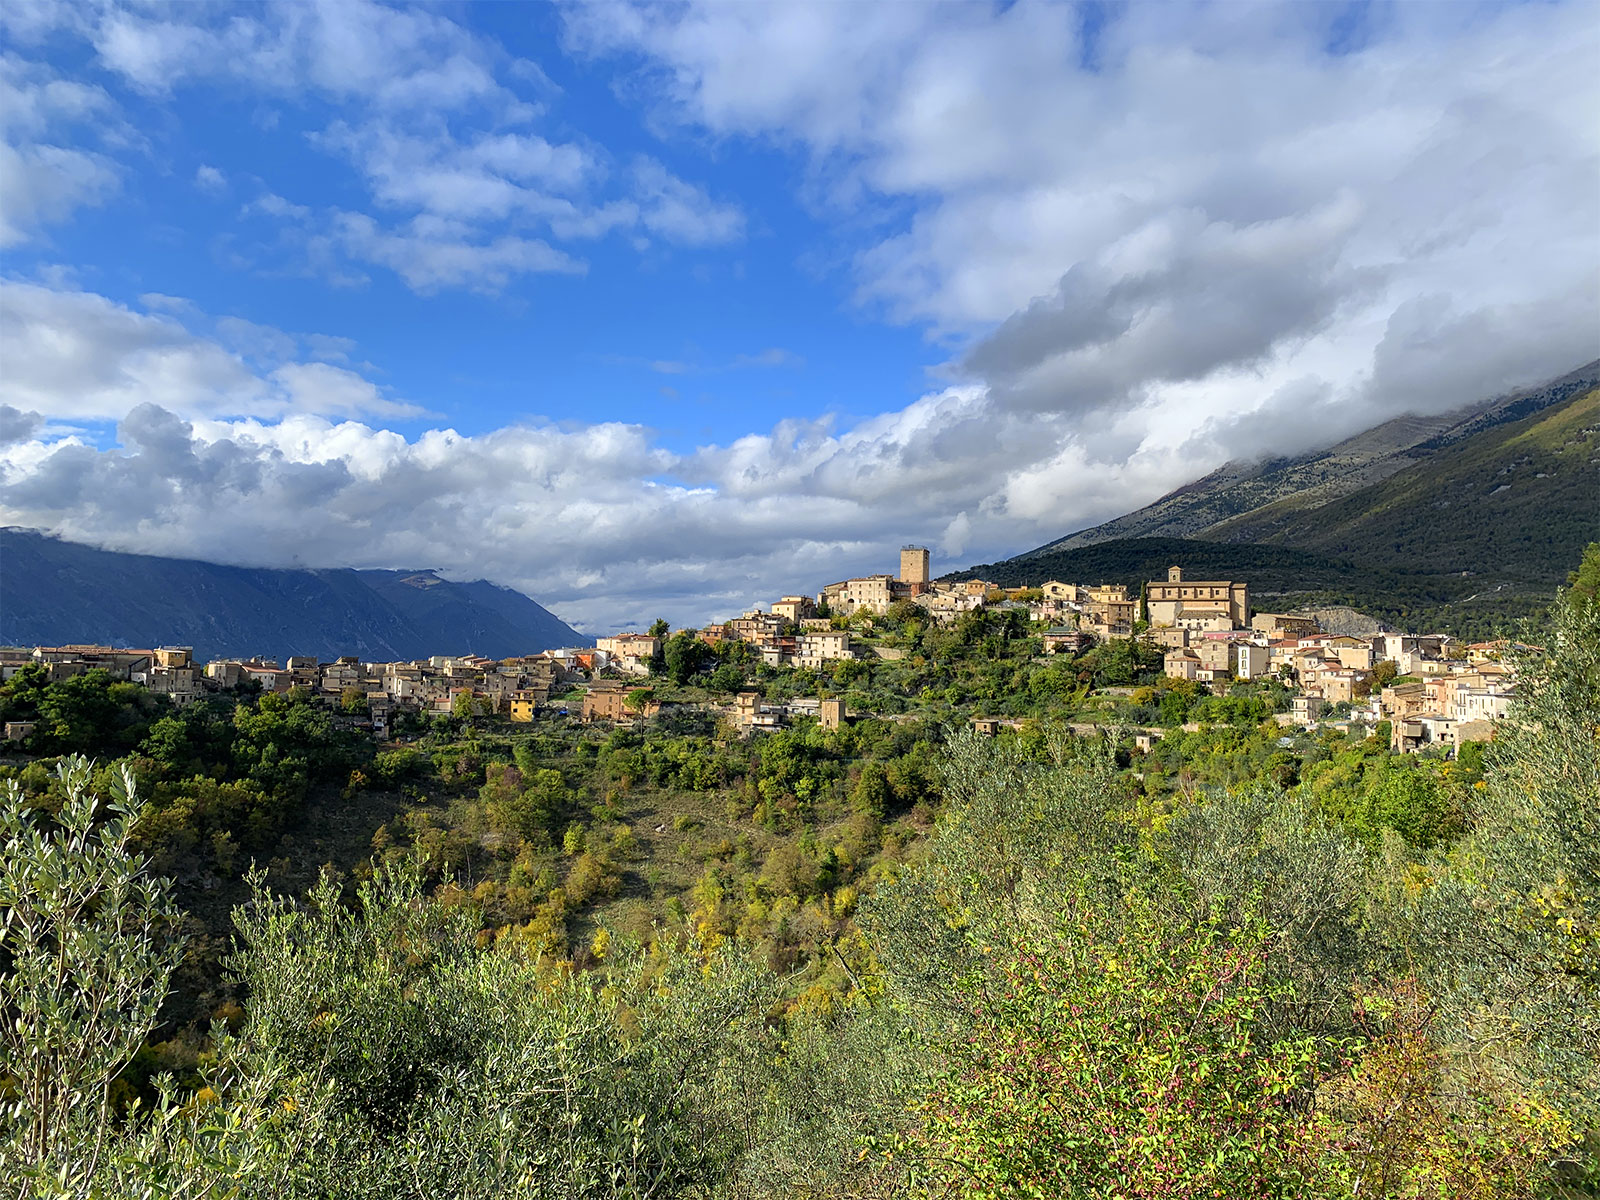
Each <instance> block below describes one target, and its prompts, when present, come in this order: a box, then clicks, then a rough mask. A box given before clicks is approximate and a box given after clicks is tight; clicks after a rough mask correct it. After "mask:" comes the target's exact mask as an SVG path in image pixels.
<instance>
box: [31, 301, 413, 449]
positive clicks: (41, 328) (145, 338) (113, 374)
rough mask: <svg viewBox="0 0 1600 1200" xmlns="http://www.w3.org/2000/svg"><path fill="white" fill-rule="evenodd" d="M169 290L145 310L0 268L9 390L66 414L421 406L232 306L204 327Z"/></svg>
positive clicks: (386, 410) (359, 410)
mask: <svg viewBox="0 0 1600 1200" xmlns="http://www.w3.org/2000/svg"><path fill="white" fill-rule="evenodd" d="M172 299H173V298H172V297H167V296H147V297H146V298H145V300H146V303H147V305H148V306H150V307H152V308H155V309H157V311H154V312H143V313H141V312H136V311H134V310H133V309H131V308H128V307H127V306H126V305H122V304H118V303H116V302H115V301H112V300H109V299H107V298H106V297H104V296H101V295H97V294H96V293H93V292H83V291H67V290H61V289H57V288H52V287H47V286H45V285H43V284H36V283H27V282H22V281H19V280H0V360H3V361H4V362H5V370H4V371H3V372H0V400H3V401H4V402H5V403H7V404H8V405H11V406H13V408H14V409H16V410H21V411H26V412H34V413H42V414H43V415H44V416H45V417H46V418H50V419H57V420H66V421H116V420H120V419H122V418H123V417H124V416H125V415H126V414H127V413H128V412H130V411H131V410H133V409H134V408H137V407H139V406H141V405H150V404H155V405H159V406H161V407H162V408H164V409H166V410H170V411H172V412H175V413H180V414H183V415H186V416H231V415H244V414H249V415H255V416H278V415H283V414H285V413H293V412H304V413H319V414H325V415H340V416H362V415H366V416H376V417H383V418H388V419H406V418H412V417H417V416H421V415H424V410H423V409H422V408H420V407H419V406H417V405H415V404H411V403H409V402H406V401H403V400H397V399H395V398H393V397H390V396H388V395H386V394H384V392H383V391H382V390H381V389H379V388H378V387H377V386H376V385H374V384H373V383H372V382H370V381H369V380H367V379H366V378H365V377H363V376H361V375H359V374H358V373H356V372H355V371H352V370H349V369H347V368H345V367H339V366H334V365H332V364H330V363H327V362H302V361H298V360H297V359H296V356H297V355H298V354H299V353H300V352H301V349H300V348H301V341H302V339H300V338H298V337H296V336H295V335H292V334H288V333H285V332H284V331H282V330H279V329H274V328H272V327H270V326H265V325H259V324H255V323H253V322H250V321H244V320H241V319H238V318H233V317H224V318H221V319H220V320H218V321H216V322H214V323H213V330H212V335H213V336H209V337H208V336H201V335H199V334H196V333H195V332H193V331H192V330H191V328H190V327H189V325H186V324H185V323H184V322H182V321H180V320H178V319H177V316H174V315H172V313H173V312H177V313H179V314H182V315H185V316H187V317H188V319H189V320H191V321H194V322H195V323H197V324H199V323H202V321H203V319H202V318H201V317H200V315H199V314H196V313H194V312H193V310H192V308H191V307H190V306H188V305H187V304H184V303H181V302H180V303H178V304H173V303H171V301H172ZM162 310H165V311H162ZM311 349H312V356H313V357H315V348H314V347H311Z"/></svg>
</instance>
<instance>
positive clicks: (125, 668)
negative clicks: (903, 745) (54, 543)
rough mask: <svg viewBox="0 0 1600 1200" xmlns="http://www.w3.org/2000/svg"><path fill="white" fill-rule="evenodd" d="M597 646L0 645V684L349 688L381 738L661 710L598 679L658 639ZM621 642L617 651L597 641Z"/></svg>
mask: <svg viewBox="0 0 1600 1200" xmlns="http://www.w3.org/2000/svg"><path fill="white" fill-rule="evenodd" d="M642 636H643V635H639V637H634V638H623V639H612V638H601V639H599V640H600V642H601V643H602V644H601V645H598V646H595V647H593V648H589V647H572V648H564V649H557V650H546V651H543V652H541V653H539V654H534V655H528V656H526V657H519V658H507V659H490V658H484V657H482V656H480V655H470V654H469V655H450V656H445V655H439V656H435V657H432V658H429V659H425V660H419V661H415V662H388V663H371V662H362V661H361V660H360V659H358V658H356V657H354V656H346V657H342V658H338V659H335V660H334V661H332V662H321V661H319V660H317V659H315V658H310V657H301V656H292V657H290V658H289V659H288V661H287V663H279V662H278V661H276V660H269V659H262V658H251V659H214V660H212V661H211V662H208V663H206V664H205V665H204V666H201V665H200V664H199V663H196V662H195V661H194V659H193V656H192V653H191V651H190V648H189V647H187V646H167V647H161V648H158V649H155V650H129V649H119V648H115V647H111V646H99V645H68V646H38V647H34V648H33V649H31V650H28V649H22V648H19V647H0V680H5V679H10V678H11V677H12V676H13V675H15V674H16V673H17V672H18V671H20V670H22V669H23V668H24V667H26V666H28V665H29V664H39V665H40V666H42V667H43V668H44V670H45V672H46V677H47V678H48V679H49V680H50V681H51V682H56V681H59V680H63V679H68V678H71V677H72V676H74V675H82V674H84V673H86V672H88V671H92V670H103V671H105V672H107V674H109V675H110V676H111V677H112V678H113V679H117V680H122V681H126V682H130V683H136V684H140V685H142V686H143V687H145V688H147V689H148V690H150V691H152V692H155V693H157V694H159V695H163V696H166V697H167V698H168V699H169V700H171V701H172V702H173V704H175V705H178V706H182V705H185V704H189V703H191V702H193V701H195V700H198V699H200V698H201V697H202V696H204V695H206V694H208V693H211V692H218V691H222V690H224V689H232V688H238V687H240V686H241V685H251V684H253V685H255V686H257V687H259V688H260V689H261V690H262V691H263V692H278V693H285V692H288V691H289V690H290V689H292V688H297V687H299V688H304V689H306V690H308V691H310V692H312V693H314V694H320V695H321V696H323V697H324V698H325V699H327V700H328V701H329V702H335V701H339V700H342V699H343V698H344V697H345V696H346V695H348V694H349V693H350V692H351V691H352V690H353V691H354V692H355V693H356V694H357V695H359V696H360V698H361V699H362V701H363V702H364V703H363V705H362V707H364V708H365V709H366V716H367V720H368V721H370V724H371V728H372V730H373V732H374V734H376V735H378V736H380V737H382V736H387V735H388V733H389V725H390V719H391V717H392V716H393V714H394V713H395V712H397V711H400V710H410V711H415V712H430V713H439V714H444V713H450V712H454V711H456V708H457V704H458V702H459V701H460V699H461V697H463V696H466V697H468V698H469V700H470V703H471V705H472V709H473V711H474V712H478V713H483V712H488V713H495V714H499V715H501V716H505V717H508V718H509V719H510V720H512V721H517V722H526V721H532V720H533V719H534V717H535V714H536V713H537V712H538V710H539V709H541V708H543V707H544V706H545V705H546V704H547V703H549V699H550V693H551V690H552V689H553V688H554V687H555V686H556V685H557V684H562V683H584V684H586V685H587V686H586V688H585V690H584V692H583V694H582V695H581V697H574V702H575V703H576V705H577V707H578V714H579V716H581V717H582V718H583V719H584V720H586V721H595V720H604V721H615V722H628V721H633V720H636V719H638V718H639V717H649V716H654V715H655V714H656V713H657V712H659V711H660V710H661V703H660V702H659V701H657V700H655V699H654V698H653V697H651V696H650V695H649V692H648V689H646V690H644V691H643V692H641V690H640V688H639V686H638V682H637V681H633V682H629V681H627V680H625V679H617V678H608V677H607V676H614V675H616V674H617V673H622V674H624V675H632V674H639V673H641V666H640V661H639V660H640V659H641V657H642V660H643V663H644V664H645V666H644V668H643V670H645V671H647V670H648V662H649V660H650V658H651V657H652V655H653V654H654V652H655V651H656V650H659V648H660V639H658V638H645V639H644V641H648V642H650V643H651V645H650V646H648V647H646V646H645V645H643V644H642V642H641V641H640V640H639V638H640V637H642ZM617 642H621V643H622V645H621V646H620V647H617V646H607V645H606V643H617ZM725 707H727V709H728V716H729V717H730V718H731V719H732V720H733V722H734V724H735V725H737V726H739V727H742V728H745V729H772V728H776V727H778V726H780V725H783V724H786V723H788V722H789V721H790V720H792V719H793V718H795V717H801V716H809V717H812V718H815V719H817V720H818V721H820V722H821V724H822V725H823V727H824V728H833V729H836V728H838V727H839V726H840V725H841V724H843V723H844V721H845V720H846V716H845V706H844V702H843V701H842V700H819V699H815V698H796V699H793V700H790V701H788V702H786V703H777V702H769V701H766V700H764V699H762V697H761V696H760V693H758V692H755V691H746V692H741V693H740V694H739V695H738V696H736V697H735V699H734V701H733V703H732V705H731V706H725ZM33 728H34V727H33V723H32V722H29V721H10V722H7V723H6V726H5V728H4V730H3V733H4V738H5V740H20V739H22V738H26V737H28V736H30V735H31V734H32V733H33Z"/></svg>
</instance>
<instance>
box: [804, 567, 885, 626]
mask: <svg viewBox="0 0 1600 1200" xmlns="http://www.w3.org/2000/svg"><path fill="white" fill-rule="evenodd" d="M893 584H894V576H892V575H863V576H861V577H860V578H858V579H846V580H843V581H842V582H840V583H830V584H828V586H827V587H825V588H823V589H822V594H821V595H820V596H818V597H817V602H818V603H819V604H826V605H827V606H828V610H829V611H830V612H837V613H844V614H845V615H847V616H848V615H849V614H850V613H853V612H857V611H859V610H860V609H863V608H864V609H866V610H867V611H868V612H870V613H876V614H878V615H879V616H882V615H883V614H884V613H886V612H888V611H889V605H890V604H892V603H894V588H893Z"/></svg>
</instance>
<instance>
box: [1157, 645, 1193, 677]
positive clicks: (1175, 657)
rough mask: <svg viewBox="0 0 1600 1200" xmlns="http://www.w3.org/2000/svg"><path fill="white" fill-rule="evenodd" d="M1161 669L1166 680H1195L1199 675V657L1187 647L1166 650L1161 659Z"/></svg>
mask: <svg viewBox="0 0 1600 1200" xmlns="http://www.w3.org/2000/svg"><path fill="white" fill-rule="evenodd" d="M1162 669H1163V670H1164V671H1165V672H1166V676H1167V678H1168V679H1188V680H1193V679H1195V678H1196V677H1197V676H1198V675H1199V673H1200V669H1201V667H1200V656H1199V655H1198V654H1196V653H1195V652H1194V651H1193V650H1190V649H1188V648H1187V647H1186V648H1184V649H1182V650H1168V651H1167V653H1166V655H1165V656H1164V657H1163V659H1162Z"/></svg>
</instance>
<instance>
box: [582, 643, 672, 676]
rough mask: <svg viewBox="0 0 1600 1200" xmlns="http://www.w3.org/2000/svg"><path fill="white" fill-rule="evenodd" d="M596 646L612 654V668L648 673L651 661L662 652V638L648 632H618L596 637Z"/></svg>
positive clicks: (635, 673)
mask: <svg viewBox="0 0 1600 1200" xmlns="http://www.w3.org/2000/svg"><path fill="white" fill-rule="evenodd" d="M594 648H595V649H596V650H598V651H599V652H600V653H601V654H606V655H609V656H610V658H611V661H610V664H609V665H610V666H611V668H612V669H614V670H617V671H621V672H623V673H624V674H626V675H648V674H650V661H651V660H652V659H653V658H655V656H656V655H658V654H660V653H661V639H660V638H658V637H651V636H650V635H649V634H648V633H618V634H613V635H612V636H611V637H602V638H595V640H594Z"/></svg>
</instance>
